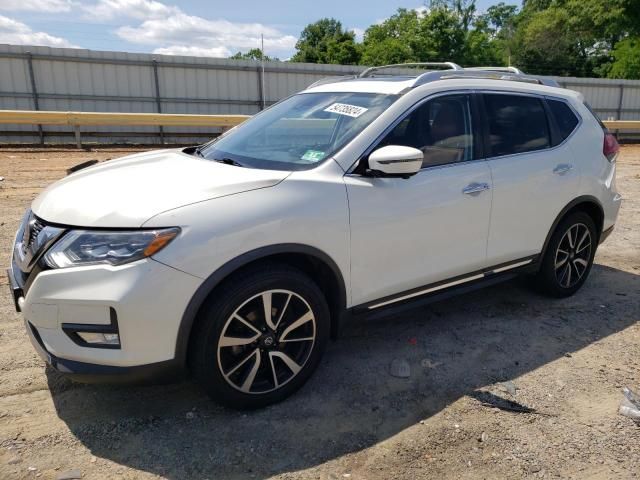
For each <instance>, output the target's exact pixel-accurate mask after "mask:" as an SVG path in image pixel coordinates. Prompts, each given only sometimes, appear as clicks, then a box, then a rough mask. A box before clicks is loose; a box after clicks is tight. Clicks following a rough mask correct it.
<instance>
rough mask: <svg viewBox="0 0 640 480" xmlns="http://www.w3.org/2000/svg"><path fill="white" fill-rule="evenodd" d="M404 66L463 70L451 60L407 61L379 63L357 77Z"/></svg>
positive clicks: (364, 76)
mask: <svg viewBox="0 0 640 480" xmlns="http://www.w3.org/2000/svg"><path fill="white" fill-rule="evenodd" d="M406 67H447V69H448V70H463V68H462V67H461V66H460V65H458V64H457V63H453V62H409V63H395V64H392V65H380V66H378V67H369V68H367V69H366V70H365V71H364V72H362V73H361V74H360V75H358V77H359V78H366V77H368V76H370V75H371V74H372V73H373V72H377V71H378V70H382V69H385V68H406Z"/></svg>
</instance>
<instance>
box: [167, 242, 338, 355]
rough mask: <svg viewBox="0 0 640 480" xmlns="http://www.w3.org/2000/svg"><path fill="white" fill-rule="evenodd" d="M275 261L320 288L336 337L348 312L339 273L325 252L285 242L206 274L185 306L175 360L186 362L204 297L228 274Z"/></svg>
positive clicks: (332, 330)
mask: <svg viewBox="0 0 640 480" xmlns="http://www.w3.org/2000/svg"><path fill="white" fill-rule="evenodd" d="M268 261H275V262H279V263H284V264H287V265H291V266H294V267H296V268H298V269H300V270H302V271H303V272H305V273H306V274H307V275H309V276H310V277H311V278H312V279H313V280H314V281H315V282H316V283H318V286H319V287H320V289H321V290H322V292H323V293H324V295H325V298H326V299H327V303H328V304H329V310H330V312H331V336H332V338H335V337H336V336H337V334H338V330H339V327H340V324H341V320H342V318H343V317H344V315H345V314H346V312H347V291H346V286H345V282H344V277H343V276H342V272H341V270H340V268H339V267H338V265H337V264H336V262H335V261H334V260H333V259H332V258H331V257H330V256H329V255H327V254H326V253H325V252H323V251H322V250H319V249H317V248H315V247H311V246H309V245H303V244H297V243H285V244H278V245H269V246H266V247H261V248H257V249H255V250H251V251H249V252H246V253H244V254H242V255H240V256H238V257H236V258H234V259H233V260H230V261H229V262H227V263H225V264H224V265H223V266H222V267H220V268H219V269H217V270H216V271H215V272H213V273H212V274H211V275H210V276H209V277H207V278H206V279H205V280H204V282H203V283H202V284H201V285H200V287H198V289H197V290H196V292H195V294H194V295H193V296H192V297H191V300H190V301H189V303H188V305H187V308H186V309H185V311H184V313H183V315H182V319H181V321H180V326H179V328H178V335H177V339H176V348H175V359H176V360H178V361H179V362H180V363H181V364H182V365H184V366H186V365H187V355H188V350H189V343H190V339H191V332H192V331H193V326H194V325H195V322H196V319H197V318H198V314H199V313H200V310H201V308H202V306H203V305H204V303H205V302H206V300H207V298H209V296H210V295H211V294H212V293H213V292H214V291H215V290H216V288H217V287H218V286H219V285H220V284H221V283H222V282H223V281H224V280H225V279H227V278H228V277H229V276H230V275H232V274H233V273H236V272H238V271H239V270H241V269H243V268H247V267H249V266H253V265H255V264H257V263H260V262H268Z"/></svg>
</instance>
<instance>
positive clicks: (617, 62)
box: [607, 37, 640, 78]
mask: <svg viewBox="0 0 640 480" xmlns="http://www.w3.org/2000/svg"><path fill="white" fill-rule="evenodd" d="M612 56H613V58H614V62H613V64H612V65H611V68H610V69H609V71H608V72H607V76H608V77H609V78H640V37H634V38H625V39H624V40H622V41H621V42H618V43H617V44H616V46H615V48H614V49H613V52H612Z"/></svg>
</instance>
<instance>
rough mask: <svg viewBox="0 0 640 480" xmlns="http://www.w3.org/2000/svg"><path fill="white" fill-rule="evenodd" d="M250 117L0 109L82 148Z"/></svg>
mask: <svg viewBox="0 0 640 480" xmlns="http://www.w3.org/2000/svg"><path fill="white" fill-rule="evenodd" d="M249 117H250V115H192V114H175V113H112V112H57V111H32V110H0V123H9V124H22V125H67V126H71V127H73V128H74V130H75V135H76V144H77V146H78V148H81V147H82V143H81V137H80V127H82V126H85V125H91V126H96V125H118V126H163V127H221V128H230V127H234V126H236V125H238V124H240V123H242V122H244V121H245V120H246V119H247V118H249ZM604 124H605V125H606V126H607V128H609V129H610V130H640V120H609V121H605V122H604Z"/></svg>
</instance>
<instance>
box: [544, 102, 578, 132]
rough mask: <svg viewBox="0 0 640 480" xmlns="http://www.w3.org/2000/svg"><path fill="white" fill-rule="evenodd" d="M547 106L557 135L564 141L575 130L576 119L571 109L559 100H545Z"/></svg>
mask: <svg viewBox="0 0 640 480" xmlns="http://www.w3.org/2000/svg"><path fill="white" fill-rule="evenodd" d="M547 104H548V105H549V110H551V114H552V115H553V118H554V120H555V121H556V126H557V127H558V133H559V134H560V137H561V138H562V140H565V139H566V138H567V137H568V136H569V135H571V133H572V132H573V131H574V130H575V129H576V126H577V125H578V117H576V114H575V113H573V110H571V107H570V106H569V105H567V104H566V103H565V102H563V101H561V100H551V99H547Z"/></svg>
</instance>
